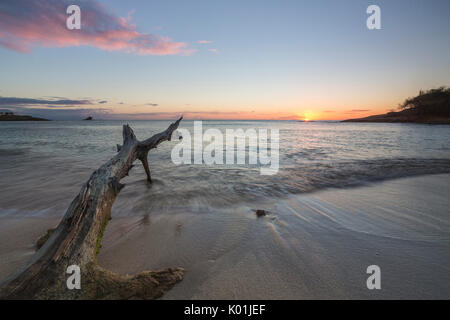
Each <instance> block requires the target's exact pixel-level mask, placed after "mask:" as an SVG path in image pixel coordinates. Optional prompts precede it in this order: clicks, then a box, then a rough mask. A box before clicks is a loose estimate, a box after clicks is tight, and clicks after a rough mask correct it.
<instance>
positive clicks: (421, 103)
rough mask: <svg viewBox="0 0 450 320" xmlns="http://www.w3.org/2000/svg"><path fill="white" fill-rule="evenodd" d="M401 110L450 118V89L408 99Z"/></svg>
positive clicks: (429, 92) (430, 91) (424, 93)
mask: <svg viewBox="0 0 450 320" xmlns="http://www.w3.org/2000/svg"><path fill="white" fill-rule="evenodd" d="M400 109H403V110H410V111H412V112H414V113H416V114H418V115H421V116H424V115H433V116H450V88H448V87H440V88H437V89H430V90H428V91H423V90H420V92H419V95H417V96H415V97H412V98H408V99H406V100H405V101H404V102H403V103H402V104H401V105H400Z"/></svg>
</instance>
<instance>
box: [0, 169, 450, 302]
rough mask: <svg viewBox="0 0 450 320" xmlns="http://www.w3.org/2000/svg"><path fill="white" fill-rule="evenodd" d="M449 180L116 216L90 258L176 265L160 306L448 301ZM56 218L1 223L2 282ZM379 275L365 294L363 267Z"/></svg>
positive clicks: (137, 266) (109, 264) (131, 265)
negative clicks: (168, 302) (178, 278)
mask: <svg viewBox="0 0 450 320" xmlns="http://www.w3.org/2000/svg"><path fill="white" fill-rule="evenodd" d="M449 195H450V175H434V176H422V177H415V178H405V179H397V180H392V181H388V182H383V183H378V184H374V185H372V186H367V187H359V188H353V189H346V190H344V189H338V190H336V189H333V190H326V191H321V192H317V193H313V194H306V195H300V196H292V197H290V198H289V199H285V200H276V201H268V202H267V203H259V204H258V205H257V207H256V208H260V209H266V210H269V211H270V214H269V215H268V216H266V217H263V218H257V217H256V215H255V213H254V212H253V211H252V209H256V208H255V205H252V206H250V205H249V206H241V207H238V208H229V209H223V210H214V209H208V210H205V211H204V212H203V211H202V209H201V208H200V209H199V211H198V212H195V213H185V212H173V213H171V214H167V213H166V214H160V215H155V214H153V215H151V216H144V217H142V216H141V217H130V218H114V210H113V220H112V221H111V222H110V223H109V225H108V228H107V230H106V232H105V236H104V239H103V248H102V250H101V252H100V255H99V257H98V261H99V263H100V265H102V266H104V267H106V268H107V269H110V270H112V271H115V272H118V273H122V274H126V273H128V274H133V273H137V272H139V271H142V270H146V269H147V270H148V269H158V268H164V267H176V266H181V267H184V268H185V269H187V272H186V274H185V278H184V280H183V281H182V282H180V283H179V284H178V285H176V286H175V287H174V289H172V290H171V291H169V292H168V293H167V294H166V295H165V296H164V297H163V299H316V298H319V299H355V298H362V299H366V298H368V299H372V298H373V299H379V298H387V299H401V298H414V299H415V298H417V299H429V298H438V299H450V197H449ZM57 223H58V221H57V220H56V219H54V218H52V219H50V218H44V217H42V218H20V219H19V218H11V217H3V218H0V281H1V280H2V279H4V278H5V277H6V276H7V275H8V274H10V273H12V272H14V271H15V270H17V269H18V268H19V267H20V266H23V265H24V264H25V263H26V261H27V260H28V259H29V258H30V256H31V255H32V254H33V253H34V248H33V244H34V241H35V240H36V239H37V238H38V237H39V236H40V235H41V234H43V233H45V231H46V230H47V229H48V228H51V227H53V226H55V225H56V224H57ZM373 264H375V265H378V266H380V268H381V287H382V289H381V290H368V289H367V287H366V279H367V277H368V275H367V274H366V268H367V267H368V266H369V265H373Z"/></svg>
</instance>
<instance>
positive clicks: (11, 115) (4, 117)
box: [0, 111, 51, 121]
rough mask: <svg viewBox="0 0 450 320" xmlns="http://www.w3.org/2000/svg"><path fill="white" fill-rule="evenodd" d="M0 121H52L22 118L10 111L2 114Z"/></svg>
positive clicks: (29, 117)
mask: <svg viewBox="0 0 450 320" xmlns="http://www.w3.org/2000/svg"><path fill="white" fill-rule="evenodd" d="M0 121H51V120H48V119H44V118H37V117H32V116H21V115H18V114H14V113H13V112H9V111H8V112H0Z"/></svg>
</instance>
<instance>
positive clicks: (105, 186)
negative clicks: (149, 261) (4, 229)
mask: <svg viewBox="0 0 450 320" xmlns="http://www.w3.org/2000/svg"><path fill="white" fill-rule="evenodd" d="M181 119H182V117H181V118H180V119H178V120H177V121H176V122H174V123H172V124H171V125H170V126H169V127H168V128H167V129H166V130H165V131H164V132H161V133H158V134H156V135H154V136H152V137H151V138H149V139H147V140H144V141H138V140H137V138H136V136H135V134H134V132H133V130H132V129H131V128H130V127H129V126H128V125H124V126H123V144H122V145H121V146H119V145H118V147H117V149H118V150H117V151H118V153H117V154H116V155H115V156H114V157H113V158H112V159H111V160H109V161H108V162H106V163H105V164H104V165H103V166H101V167H100V168H99V169H97V170H96V171H94V173H92V175H91V177H90V178H89V180H88V181H87V182H86V183H85V184H84V185H83V187H82V188H81V191H80V193H79V194H78V195H77V196H76V198H75V199H74V200H73V201H72V203H71V204H70V207H69V208H68V209H67V212H66V214H65V215H64V217H63V218H62V221H61V222H60V223H59V225H58V227H57V228H56V229H55V230H54V231H53V232H51V234H50V236H49V237H48V240H47V241H45V243H43V244H42V246H41V248H40V249H39V250H38V251H37V252H36V254H35V255H34V257H33V258H32V259H31V261H30V262H29V263H28V264H27V265H26V266H25V267H24V268H23V269H21V270H20V271H19V272H17V273H16V274H14V275H13V276H11V277H9V278H8V279H6V281H4V283H2V284H1V287H0V299H154V298H158V297H160V296H161V295H162V294H163V293H164V292H165V291H167V290H168V289H170V288H171V287H172V286H173V285H174V284H176V283H177V282H178V281H180V280H181V279H182V277H183V272H184V270H183V269H181V268H173V269H172V268H168V269H165V270H159V271H145V272H142V273H139V274H137V275H134V276H120V275H117V274H114V273H112V272H110V271H108V270H105V269H103V268H101V267H100V266H99V265H98V264H97V259H96V257H97V254H98V251H99V249H100V247H101V240H102V236H103V232H104V230H105V227H106V225H107V223H108V221H109V220H110V219H111V207H112V204H113V202H114V200H115V198H116V196H117V195H118V193H119V192H120V190H121V189H122V188H123V187H124V185H123V184H121V183H120V180H121V179H122V178H124V177H125V176H126V175H128V172H129V171H130V169H131V168H132V167H133V163H134V162H135V160H137V159H139V160H140V161H141V162H142V164H143V165H144V169H145V172H146V174H147V179H148V181H151V176H150V169H149V167H148V161H147V154H148V152H149V151H150V150H151V149H153V148H156V147H157V146H158V144H160V143H161V142H163V141H166V140H167V141H170V139H171V136H172V133H173V132H174V131H175V130H176V129H177V128H178V125H179V123H180V121H181ZM70 265H78V266H79V267H80V270H81V289H72V290H69V289H68V287H67V284H66V281H67V278H68V277H69V276H70V274H67V273H66V271H67V267H68V266H70Z"/></svg>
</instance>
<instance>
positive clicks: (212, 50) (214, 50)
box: [208, 49, 219, 53]
mask: <svg viewBox="0 0 450 320" xmlns="http://www.w3.org/2000/svg"><path fill="white" fill-rule="evenodd" d="M208 51H210V52H213V53H219V50H217V49H208Z"/></svg>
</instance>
